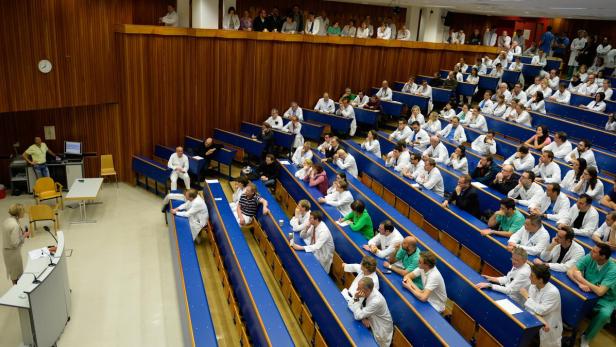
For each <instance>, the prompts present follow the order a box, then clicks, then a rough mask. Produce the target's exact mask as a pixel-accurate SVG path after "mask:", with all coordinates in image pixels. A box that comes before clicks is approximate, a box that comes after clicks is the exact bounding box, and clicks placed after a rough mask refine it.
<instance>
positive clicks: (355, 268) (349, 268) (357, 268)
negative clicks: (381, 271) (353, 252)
mask: <svg viewBox="0 0 616 347" xmlns="http://www.w3.org/2000/svg"><path fill="white" fill-rule="evenodd" d="M344 272H350V273H356V274H357V276H355V279H354V280H353V282H351V285H350V286H349V288H347V289H348V290H349V293H351V295H353V296H355V293H357V285H359V281H360V280H361V279H362V278H364V277H370V278H371V279H372V283H374V289H375V290H379V276H378V275H377V274H376V272H373V273H371V274H369V275H365V274H364V272H363V271H362V270H361V264H344Z"/></svg>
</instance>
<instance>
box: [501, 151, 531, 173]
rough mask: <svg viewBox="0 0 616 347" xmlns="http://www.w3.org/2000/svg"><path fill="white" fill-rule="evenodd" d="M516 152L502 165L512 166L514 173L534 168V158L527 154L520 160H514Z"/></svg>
mask: <svg viewBox="0 0 616 347" xmlns="http://www.w3.org/2000/svg"><path fill="white" fill-rule="evenodd" d="M517 154H518V152H516V153H513V154H512V155H511V156H510V157H509V158H507V160H505V161H504V162H503V165H513V168H514V169H515V171H528V170H532V169H533V167H534V166H535V157H533V155H532V154H530V153H528V154H527V155H525V156H524V157H522V158H516V155H517Z"/></svg>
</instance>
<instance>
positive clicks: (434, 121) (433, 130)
mask: <svg viewBox="0 0 616 347" xmlns="http://www.w3.org/2000/svg"><path fill="white" fill-rule="evenodd" d="M421 127H422V128H424V129H425V130H426V131H427V132H428V134H430V135H436V134H438V132H439V131H441V129H442V126H441V121H440V120H439V119H438V113H437V112H435V111H432V112H431V113H430V116H429V117H428V121H427V122H426V123H425V124H424V125H422V126H421Z"/></svg>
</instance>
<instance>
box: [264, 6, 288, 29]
mask: <svg viewBox="0 0 616 347" xmlns="http://www.w3.org/2000/svg"><path fill="white" fill-rule="evenodd" d="M284 20H285V19H284V17H282V16H281V15H280V11H278V9H277V8H276V7H274V8H273V9H272V14H270V15H269V16H268V17H267V23H266V26H267V30H268V31H270V32H274V31H277V32H280V31H281V30H282V23H284Z"/></svg>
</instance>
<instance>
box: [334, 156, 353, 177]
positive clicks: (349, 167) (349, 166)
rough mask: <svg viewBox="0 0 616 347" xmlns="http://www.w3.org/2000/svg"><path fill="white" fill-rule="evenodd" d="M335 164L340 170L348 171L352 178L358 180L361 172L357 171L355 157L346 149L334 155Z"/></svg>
mask: <svg viewBox="0 0 616 347" xmlns="http://www.w3.org/2000/svg"><path fill="white" fill-rule="evenodd" d="M334 163H336V166H338V168H340V170H346V171H347V172H348V173H349V174H350V175H351V176H353V177H355V178H357V175H358V174H359V172H358V171H357V163H355V157H353V156H352V155H351V154H349V153H347V152H346V151H345V150H344V149H339V150H338V152H337V153H336V154H335V155H334Z"/></svg>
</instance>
